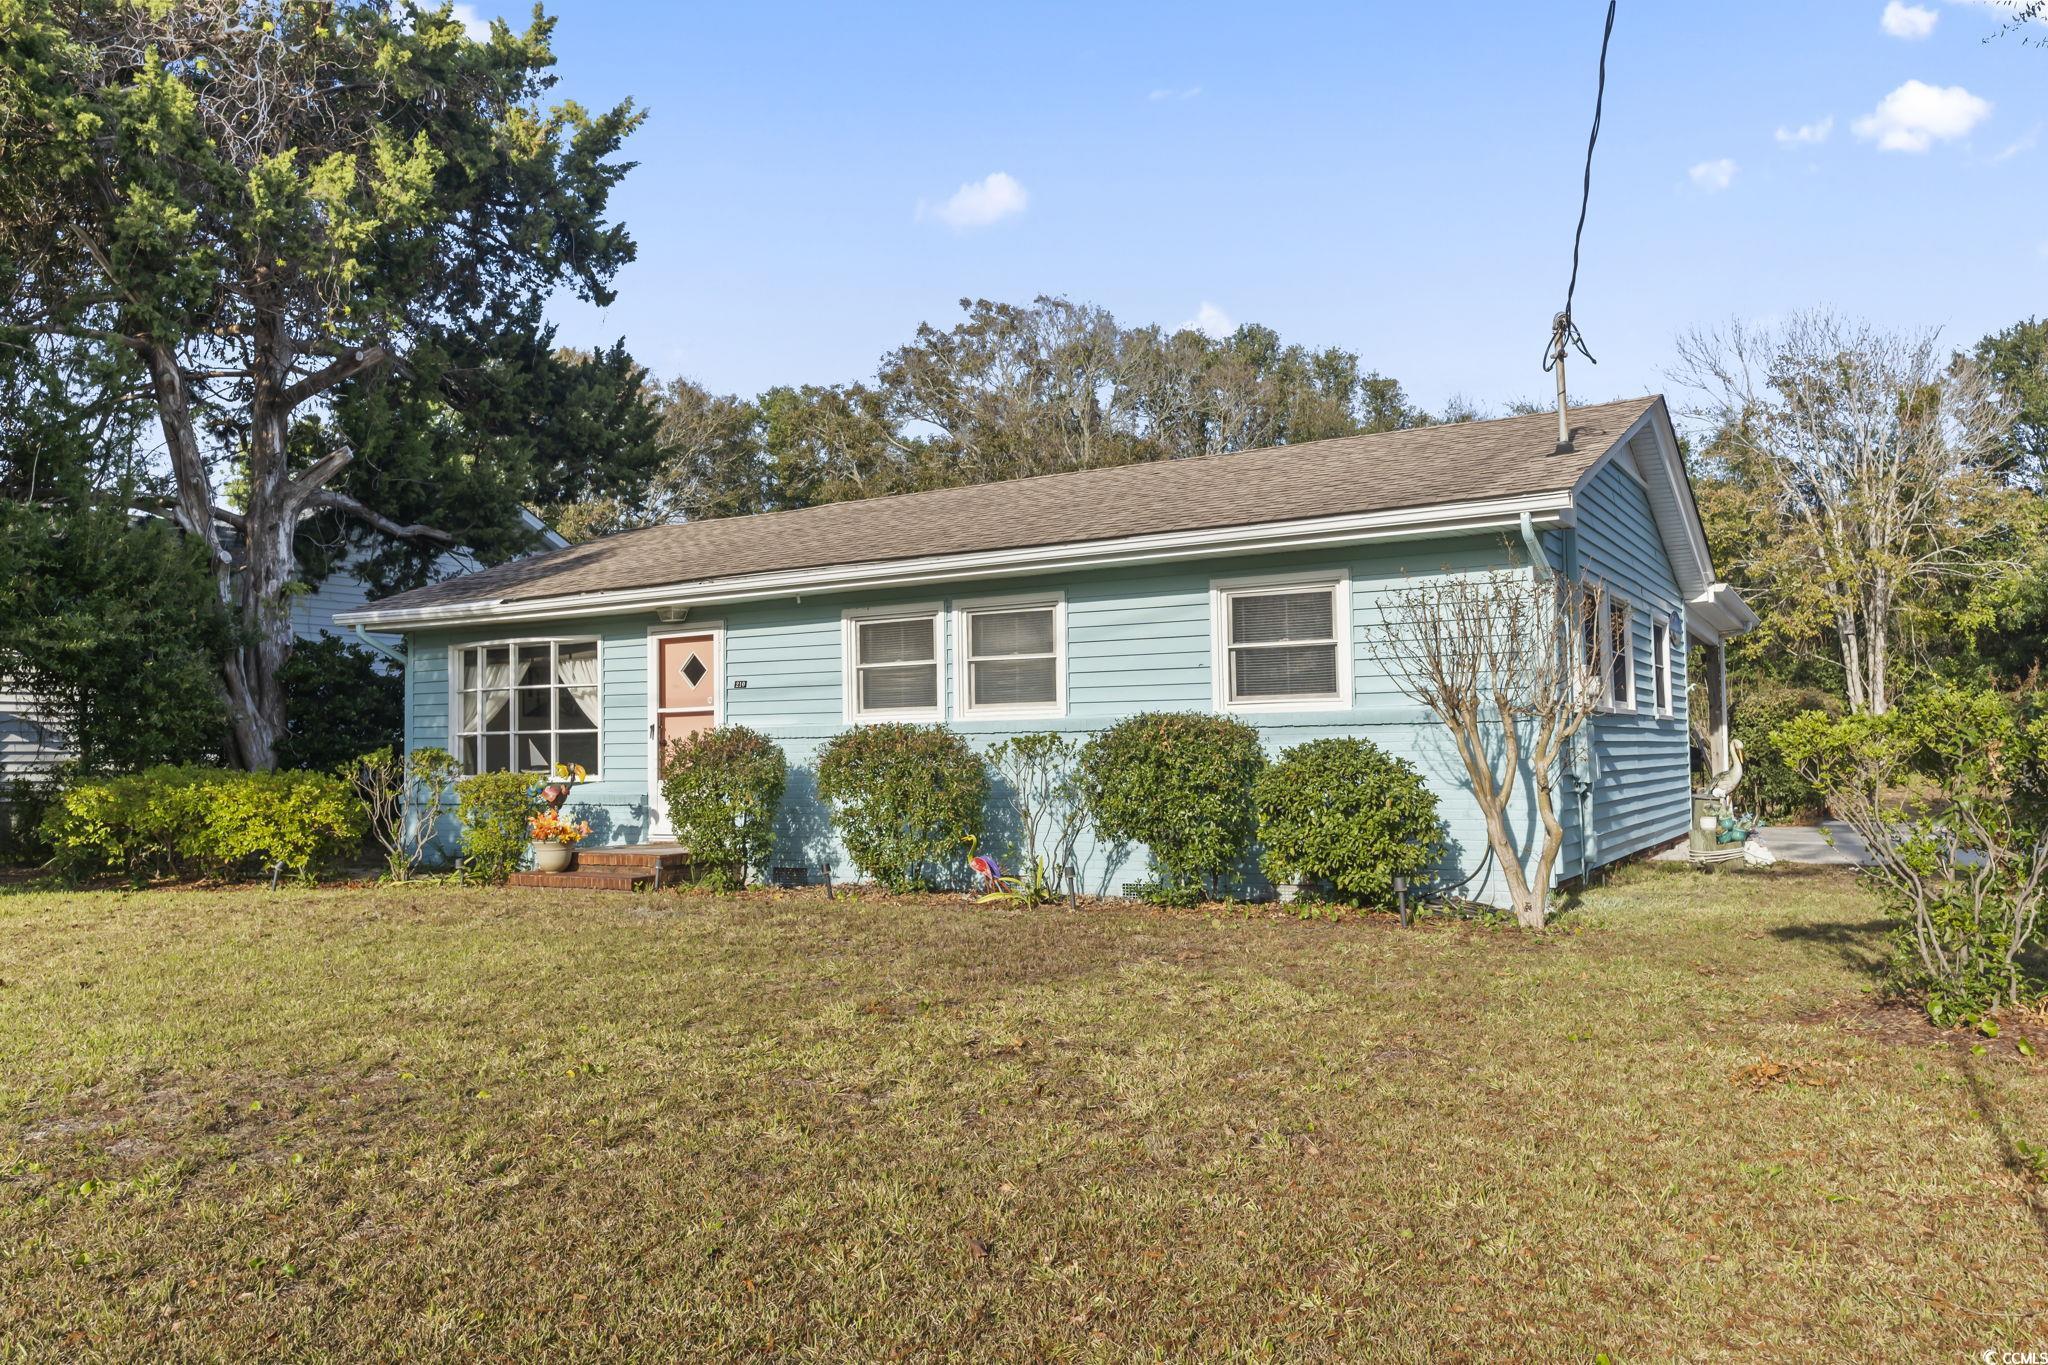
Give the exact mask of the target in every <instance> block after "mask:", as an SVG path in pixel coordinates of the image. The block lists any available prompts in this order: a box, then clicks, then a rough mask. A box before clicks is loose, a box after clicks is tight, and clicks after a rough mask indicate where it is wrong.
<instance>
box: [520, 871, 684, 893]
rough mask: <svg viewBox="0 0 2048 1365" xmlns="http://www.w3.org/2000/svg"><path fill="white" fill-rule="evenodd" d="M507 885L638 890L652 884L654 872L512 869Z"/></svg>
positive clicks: (554, 888) (596, 889) (560, 889)
mask: <svg viewBox="0 0 2048 1365" xmlns="http://www.w3.org/2000/svg"><path fill="white" fill-rule="evenodd" d="M505 884H506V885H507V886H545V887H548V888H549V889H551V890H555V891H570V890H579V891H638V890H639V889H640V888H641V887H643V886H652V885H653V884H654V873H652V872H641V871H636V870H634V869H632V868H617V869H611V870H607V871H597V870H592V871H588V872H582V871H577V872H514V873H513V874H512V875H511V876H509V877H507V878H506V879H505Z"/></svg>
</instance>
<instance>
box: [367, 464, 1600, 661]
mask: <svg viewBox="0 0 2048 1365" xmlns="http://www.w3.org/2000/svg"><path fill="white" fill-rule="evenodd" d="M1571 497H1572V495H1571V493H1570V492H1569V491H1563V492H1555V493H1543V494H1534V495H1528V496H1523V497H1515V498H1497V499H1491V500H1488V501H1484V502H1474V503H1466V504H1462V505H1455V504H1454V505H1451V506H1448V507H1446V506H1442V505H1439V506H1436V507H1432V508H1430V509H1428V511H1427V513H1426V514H1419V513H1418V511H1417V510H1416V509H1408V510H1406V511H1396V512H1369V513H1360V514H1357V515H1355V516H1348V517H1319V518H1315V519H1312V520H1302V521H1293V522H1269V523H1267V524H1265V525H1262V526H1234V527H1228V528H1224V529H1220V530H1204V531H1170V532H1162V533H1158V534H1152V535H1144V536H1127V537H1123V538H1121V539H1117V540H1107V541H1096V542H1091V543H1085V544H1081V545H1075V544H1064V545H1051V546H1044V545H1039V546H1029V547H1025V548H1022V549H1009V550H987V551H975V552H971V553H966V554H950V555H927V556H923V557H920V558H917V559H907V560H893V561H890V560H882V561H868V562H865V563H848V564H831V565H823V566H819V567H816V568H809V569H795V570H782V571H776V572H773V573H759V574H738V575H733V576H730V577H727V578H715V579H704V580H701V581H699V582H696V583H689V582H682V583H670V584H662V585H658V586H655V587H647V588H626V589H620V590H617V591H613V592H591V593H580V594H575V595H569V596H562V597H547V598H533V599H529V600H525V601H516V602H507V601H502V600H484V601H476V602H461V603H450V604H447V605H444V606H430V607H412V608H399V609H397V610H387V611H378V610H375V609H365V610H362V611H353V612H341V613H338V614H337V615H336V616H335V620H336V622H337V623H339V624H342V625H347V626H354V627H356V628H357V629H359V630H360V629H361V628H362V627H364V626H373V627H376V628H379V629H385V630H420V629H430V628H432V627H435V626H444V625H463V624H468V623H472V622H475V623H483V622H509V621H538V620H549V619H554V618H559V617H563V616H617V615H627V614H636V613H641V612H651V611H654V610H656V609H657V608H660V607H695V606H709V605H714V604H718V603H728V602H747V601H758V600H761V599H764V598H779V597H790V596H795V595H799V594H802V593H823V592H838V591H848V590H853V589H863V588H880V587H907V586H914V585H919V584H929V583H944V582H952V581H958V580H962V579H981V578H1000V577H1005V576H1011V575H1017V574H1030V573H1043V572H1048V571H1071V570H1076V569H1094V568H1110V567H1116V566H1119V565H1125V564H1145V563H1158V562H1164V561H1172V560H1185V559H1206V558H1212V557H1215V556H1218V555H1237V554H1255V553H1257V554H1264V553H1273V552H1277V551H1281V550H1290V549H1307V548H1316V547H1321V546H1336V545H1351V544H1358V543H1360V542H1364V541H1375V540H1406V539H1416V538H1420V537H1425V536H1440V535H1470V534H1478V533H1483V532H1488V531H1493V532H1509V531H1512V530H1514V529H1515V528H1516V527H1517V526H1519V525H1520V524H1521V522H1522V521H1524V520H1527V521H1529V522H1530V523H1531V524H1532V525H1533V524H1534V523H1536V522H1538V521H1540V522H1542V523H1543V524H1545V525H1550V524H1568V523H1569V522H1570V521H1571Z"/></svg>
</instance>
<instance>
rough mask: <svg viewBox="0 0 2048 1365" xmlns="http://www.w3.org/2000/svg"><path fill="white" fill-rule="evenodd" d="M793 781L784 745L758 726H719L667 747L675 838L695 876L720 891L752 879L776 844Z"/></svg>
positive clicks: (664, 779)
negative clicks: (784, 801)
mask: <svg viewBox="0 0 2048 1365" xmlns="http://www.w3.org/2000/svg"><path fill="white" fill-rule="evenodd" d="M788 785H789V763H788V761H787V760H785V759H784V758H783V756H782V746H781V745H779V744H777V743H776V742H775V741H774V740H772V739H770V738H768V736H766V735H764V734H762V733H761V732H760V731H759V730H750V729H748V728H747V727H746V726H744V725H721V726H720V727H718V728H717V729H715V730H701V731H699V732H698V733H696V734H694V735H685V736H684V737H683V738H681V739H679V740H677V741H676V742H675V743H673V744H671V745H669V747H668V754H667V756H666V757H664V758H663V759H662V764H661V794H662V796H663V797H665V798H666V799H667V801H668V818H669V823H670V824H671V825H672V826H674V828H675V832H676V841H677V842H678V843H680V844H682V845H683V847H685V848H687V849H689V850H690V862H691V864H692V866H694V867H695V868H696V871H697V875H698V876H699V877H700V878H702V879H703V880H704V881H705V882H706V883H708V884H709V885H711V886H714V887H716V888H718V889H720V890H733V889H736V888H738V887H742V886H745V885H746V884H747V873H748V872H749V871H750V870H758V869H759V868H761V867H762V866H764V865H765V864H766V863H767V861H768V855H769V853H770V851H772V850H773V848H774V846H775V812H776V810H777V809H779V808H780V807H781V805H782V791H783V788H784V787H786V786H788Z"/></svg>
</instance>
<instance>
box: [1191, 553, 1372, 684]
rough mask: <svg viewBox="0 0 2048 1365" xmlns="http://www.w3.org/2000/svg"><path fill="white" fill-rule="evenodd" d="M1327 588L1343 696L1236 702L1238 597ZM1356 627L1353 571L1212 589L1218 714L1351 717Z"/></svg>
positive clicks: (1233, 582)
mask: <svg viewBox="0 0 2048 1365" xmlns="http://www.w3.org/2000/svg"><path fill="white" fill-rule="evenodd" d="M1303 588H1322V589H1325V590H1326V591H1328V592H1329V594H1330V598H1331V601H1330V628H1331V630H1332V631H1333V632H1335V641H1334V643H1335V645H1336V647H1337V691H1336V694H1335V695H1334V696H1328V697H1257V698H1253V699H1250V700H1246V701H1240V700H1237V699H1235V698H1233V697H1232V696H1231V695H1230V693H1231V680H1232V676H1233V670H1232V669H1231V667H1230V651H1231V643H1230V604H1231V602H1232V600H1234V599H1235V598H1238V597H1258V596H1263V595H1265V594H1267V593H1273V592H1285V591H1288V590H1293V591H1297V592H1298V591H1300V590H1301V589H1303ZM1353 636H1354V632H1353V629H1352V624H1351V573H1350V571H1349V570H1347V569H1311V570H1304V571H1302V572H1299V573H1279V574H1259V575H1257V576H1256V577H1249V578H1219V579H1215V580H1213V581H1211V582H1210V584H1209V644H1210V658H1209V673H1210V678H1211V680H1212V684H1213V686H1212V692H1213V696H1212V701H1213V704H1214V706H1215V708H1216V710H1217V711H1219V712H1224V713H1228V714H1236V713H1240V712H1272V711H1349V710H1350V709H1351V706H1352V690H1351V674H1352V654H1353V653H1354V651H1355V650H1356V649H1357V642H1356V640H1355V639H1354V638H1353Z"/></svg>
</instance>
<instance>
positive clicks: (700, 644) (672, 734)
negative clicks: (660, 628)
mask: <svg viewBox="0 0 2048 1365" xmlns="http://www.w3.org/2000/svg"><path fill="white" fill-rule="evenodd" d="M648 645H649V648H650V649H651V650H652V651H653V655H654V659H653V663H654V677H653V680H652V681H653V690H654V695H653V697H652V698H651V700H652V701H653V703H654V720H653V723H652V724H651V725H649V726H648V730H649V738H650V739H652V740H653V741H654V755H653V758H654V784H653V793H652V799H653V802H654V809H655V811H656V818H655V829H656V831H657V832H658V833H667V832H668V829H669V823H668V810H667V808H666V806H665V805H664V803H663V801H662V798H661V764H662V760H663V759H664V758H665V757H666V756H667V754H668V748H669V746H670V745H671V744H673V743H675V742H676V741H677V740H679V739H682V738H684V737H685V736H688V735H694V734H696V733H697V732H698V731H700V730H709V729H710V728H711V727H712V726H714V725H716V724H717V723H718V649H717V637H716V636H715V635H712V634H709V633H706V632H702V631H700V632H697V633H695V634H691V635H657V636H655V637H654V638H653V639H651V640H649V641H648Z"/></svg>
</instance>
